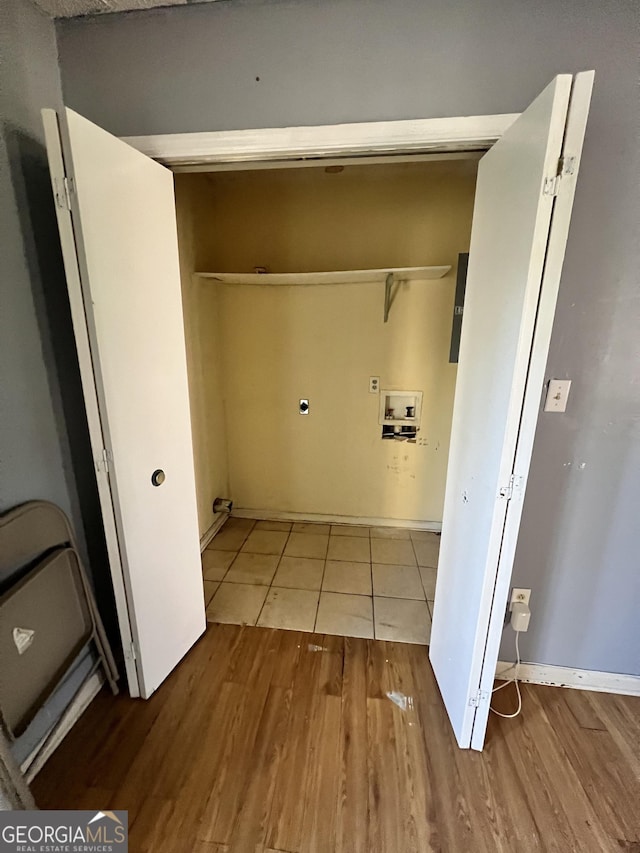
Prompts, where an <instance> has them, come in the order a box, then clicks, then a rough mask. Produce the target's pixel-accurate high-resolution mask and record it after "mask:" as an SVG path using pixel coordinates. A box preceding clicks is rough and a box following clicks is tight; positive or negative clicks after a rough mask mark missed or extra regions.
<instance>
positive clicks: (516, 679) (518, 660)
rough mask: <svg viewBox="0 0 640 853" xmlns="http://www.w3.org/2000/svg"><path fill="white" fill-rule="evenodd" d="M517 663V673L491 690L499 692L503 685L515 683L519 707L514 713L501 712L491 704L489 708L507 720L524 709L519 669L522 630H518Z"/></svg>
mask: <svg viewBox="0 0 640 853" xmlns="http://www.w3.org/2000/svg"><path fill="white" fill-rule="evenodd" d="M515 633H516V663H515V669H516V674H515V676H514V677H513V678H510V679H509V681H505V682H504V684H500V685H499V686H498V687H494V688H493V690H492V691H491V692H492V693H497V691H498V690H502V688H503V687H508V686H509V684H515V686H516V693H517V694H518V709H517V711H515V712H514V713H513V714H501V713H500V711H496V709H495V708H492V707H491V706H489V710H491V711H493V713H494V714H496V715H497V716H498V717H504V719H505V720H512V719H513V718H514V717H517V716H518V714H519V713H520V711H522V694H521V693H520V684H519V683H518V671H519V668H520V632H519V631H516V632H515Z"/></svg>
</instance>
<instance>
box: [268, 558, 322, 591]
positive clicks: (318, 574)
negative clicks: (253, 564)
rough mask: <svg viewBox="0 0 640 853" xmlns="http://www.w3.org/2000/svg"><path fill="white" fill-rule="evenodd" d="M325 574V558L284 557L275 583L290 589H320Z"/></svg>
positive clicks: (274, 580)
mask: <svg viewBox="0 0 640 853" xmlns="http://www.w3.org/2000/svg"><path fill="white" fill-rule="evenodd" d="M323 574H324V560H316V559H314V558H312V557H283V558H282V559H281V560H280V564H279V565H278V571H277V572H276V576H275V577H274V579H273V585H274V586H281V587H288V588H289V589H320V587H321V585H322V575H323Z"/></svg>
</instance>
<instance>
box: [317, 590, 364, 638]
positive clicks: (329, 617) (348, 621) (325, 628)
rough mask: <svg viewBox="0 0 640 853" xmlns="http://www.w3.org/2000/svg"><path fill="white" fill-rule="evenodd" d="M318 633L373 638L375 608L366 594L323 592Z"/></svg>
mask: <svg viewBox="0 0 640 853" xmlns="http://www.w3.org/2000/svg"><path fill="white" fill-rule="evenodd" d="M315 630H316V634H338V635H340V636H343V637H364V638H365V639H372V638H373V609H372V603H371V598H370V597H369V596H366V595H345V594H342V593H339V592H321V593H320V603H319V605H318V616H317V617H316V628H315Z"/></svg>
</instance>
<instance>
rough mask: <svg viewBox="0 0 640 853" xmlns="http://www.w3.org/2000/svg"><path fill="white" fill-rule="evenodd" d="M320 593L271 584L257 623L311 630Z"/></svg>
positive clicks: (290, 628)
mask: <svg viewBox="0 0 640 853" xmlns="http://www.w3.org/2000/svg"><path fill="white" fill-rule="evenodd" d="M319 597H320V593H319V592H318V591H317V590H310V589H283V588H282V587H277V586H272V587H271V589H270V590H269V593H268V595H267V597H266V599H265V602H264V606H263V608H262V612H261V613H260V618H259V619H258V625H261V626H262V627H265V628H285V629H287V630H289V631H309V633H311V632H313V626H314V624H315V620H316V610H317V609H318V598H319Z"/></svg>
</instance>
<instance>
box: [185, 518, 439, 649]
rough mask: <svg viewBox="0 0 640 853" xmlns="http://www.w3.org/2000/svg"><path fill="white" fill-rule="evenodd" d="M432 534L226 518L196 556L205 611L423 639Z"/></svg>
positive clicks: (210, 615) (427, 627) (434, 554)
mask: <svg viewBox="0 0 640 853" xmlns="http://www.w3.org/2000/svg"><path fill="white" fill-rule="evenodd" d="M439 547H440V537H439V536H438V535H437V534H435V533H427V532H425V531H415V530H405V529H401V528H394V527H371V528H369V527H356V526H350V525H335V524H332V525H329V524H314V523H310V522H309V523H306V522H305V523H295V524H290V523H289V522H282V521H258V522H255V521H251V520H249V519H244V518H230V519H229V520H228V521H227V523H226V524H225V526H224V527H223V528H222V530H220V532H219V533H218V534H217V535H216V536H215V538H214V539H213V540H212V542H211V543H210V545H209V546H208V548H207V549H206V550H205V552H204V553H203V555H202V572H203V578H204V591H205V600H206V604H207V619H208V620H209V622H227V623H232V624H235V625H261V626H264V627H269V628H285V629H289V630H294V631H309V632H312V631H316V632H318V633H321V634H338V635H341V636H347V637H366V638H375V639H379V640H393V641H396V642H404V643H420V644H422V645H427V644H428V643H429V634H430V631H431V612H432V609H433V607H432V606H433V599H434V596H435V582H436V572H437V566H438V550H439Z"/></svg>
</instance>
